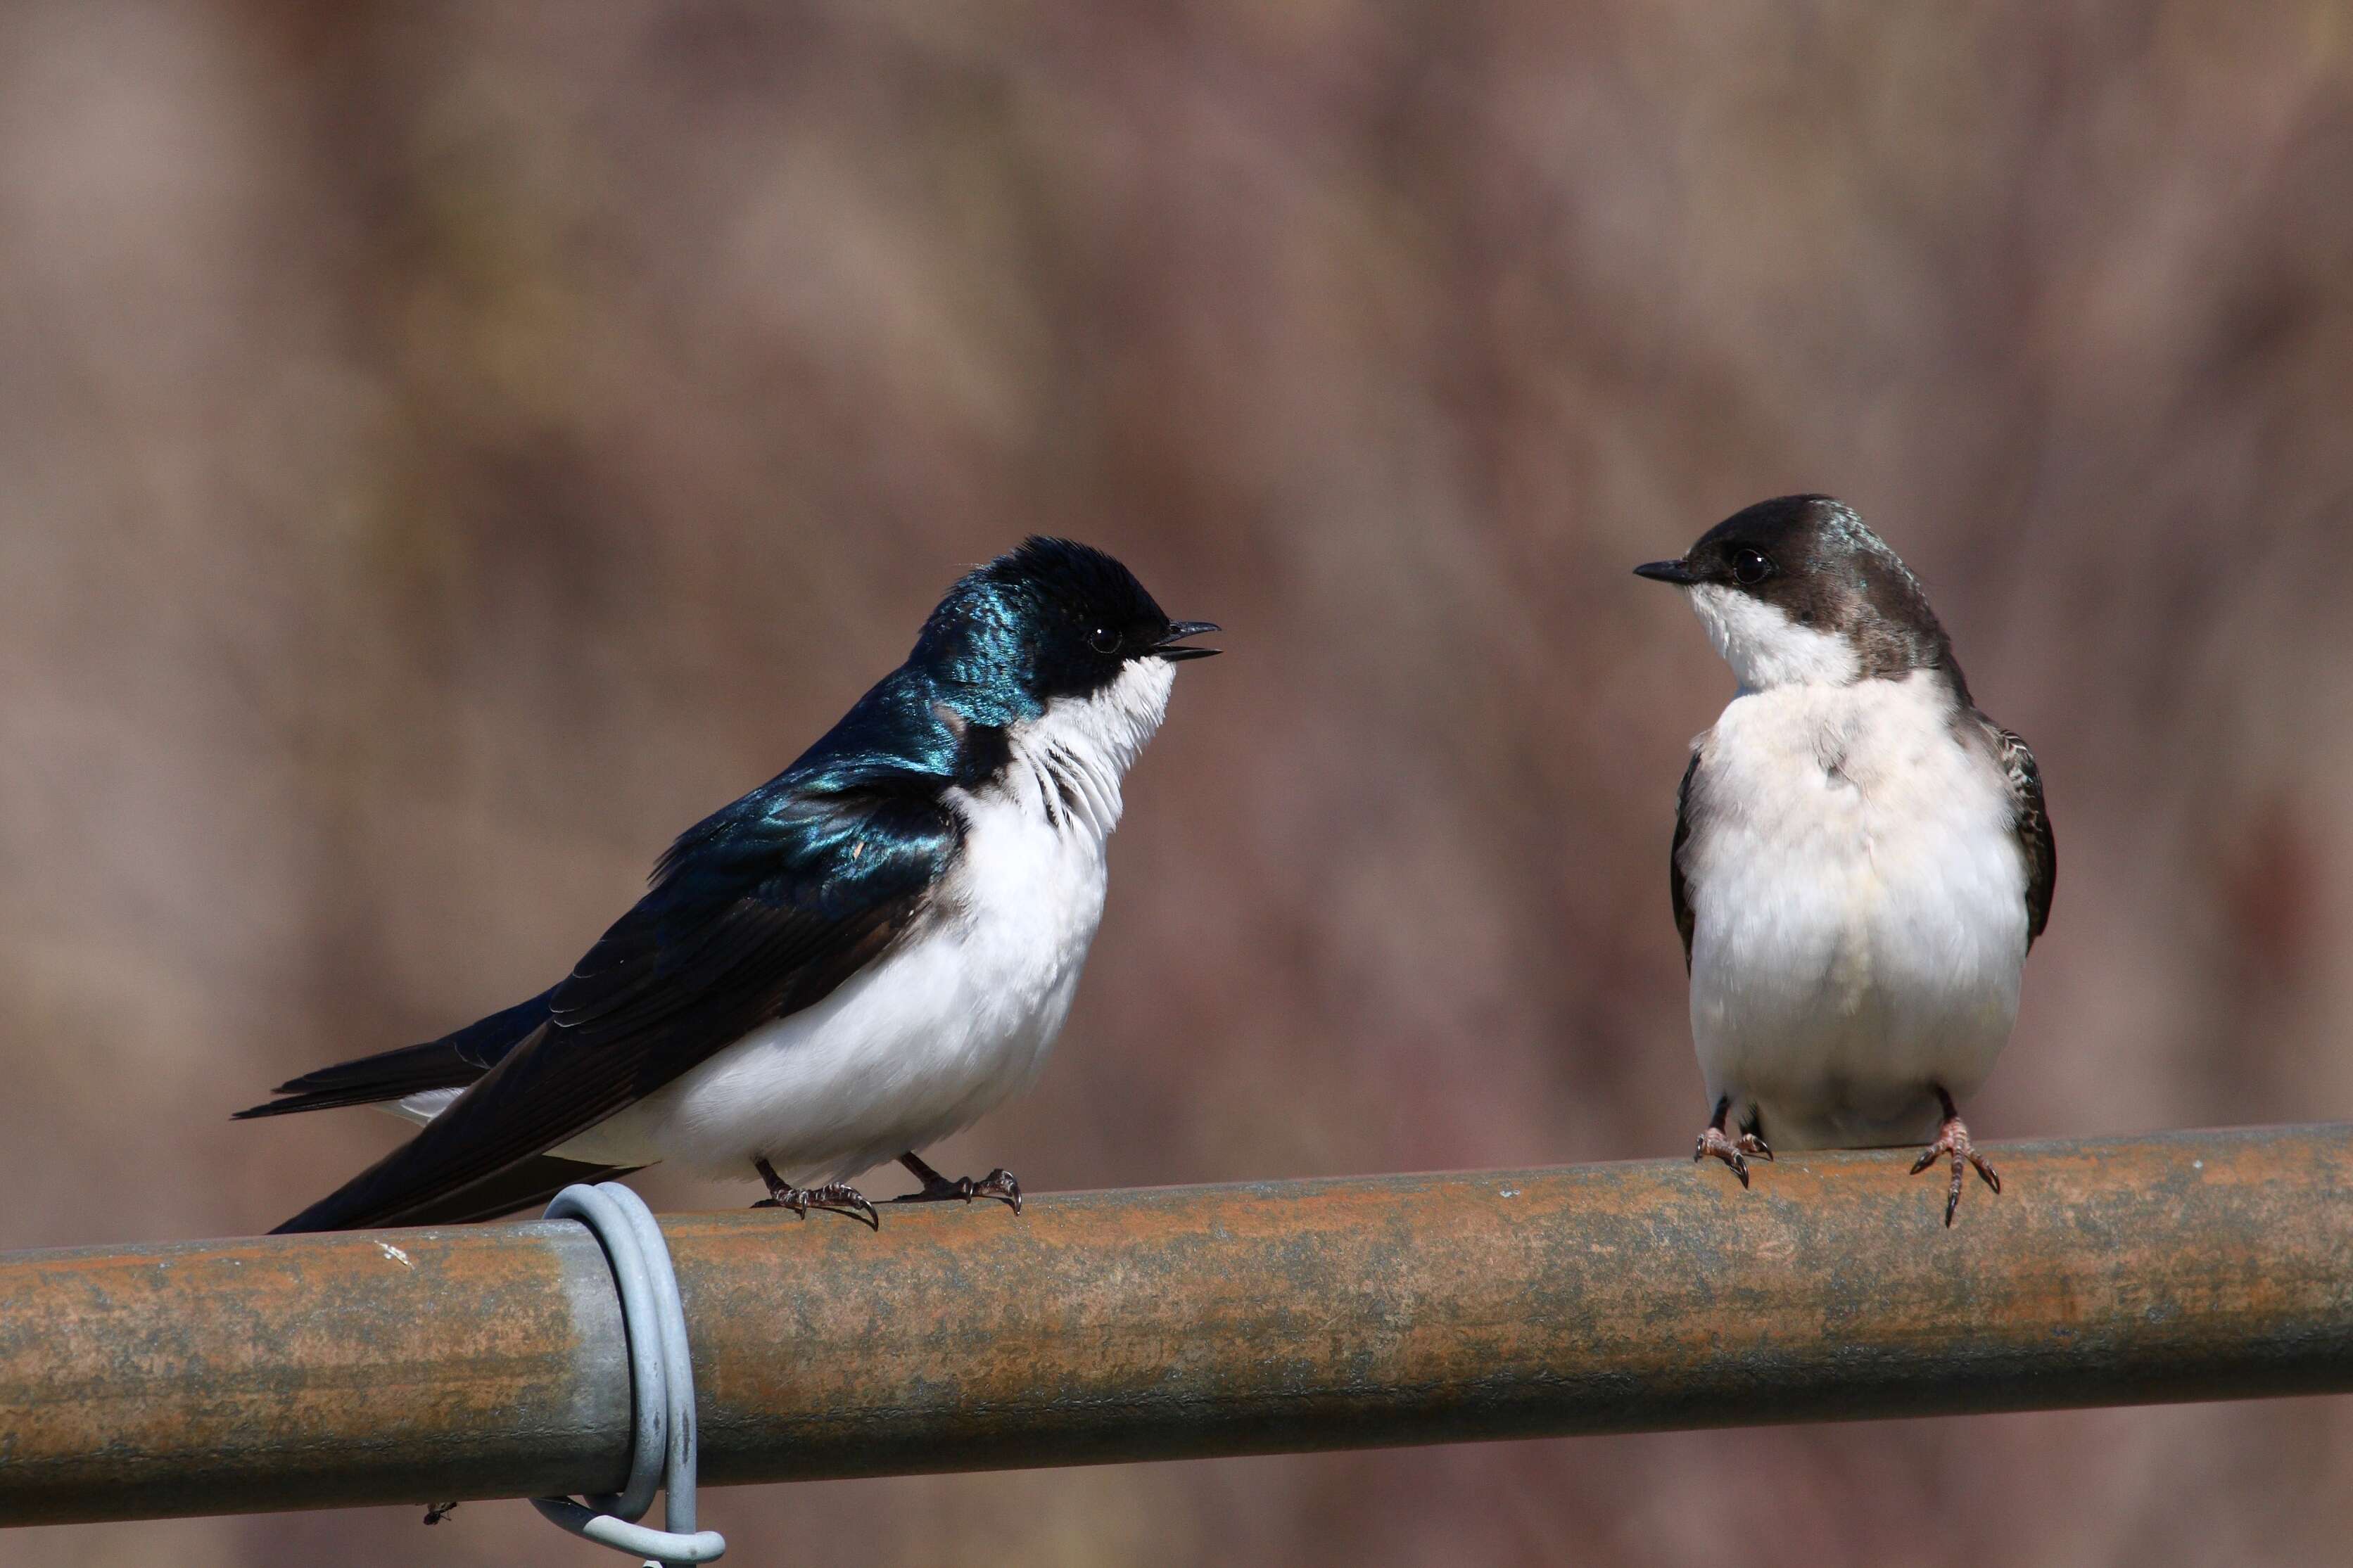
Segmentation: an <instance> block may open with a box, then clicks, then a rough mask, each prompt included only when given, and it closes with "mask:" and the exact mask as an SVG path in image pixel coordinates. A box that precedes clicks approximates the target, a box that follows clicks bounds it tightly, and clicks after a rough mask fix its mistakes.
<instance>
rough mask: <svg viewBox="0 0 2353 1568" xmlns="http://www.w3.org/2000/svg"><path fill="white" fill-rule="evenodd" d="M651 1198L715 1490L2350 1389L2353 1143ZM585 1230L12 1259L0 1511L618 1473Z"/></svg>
mask: <svg viewBox="0 0 2353 1568" xmlns="http://www.w3.org/2000/svg"><path fill="white" fill-rule="evenodd" d="M1992 1153H1993V1155H1994V1158H1995V1159H1996V1160H1997V1162H1998V1163H2000V1167H2001V1170H2002V1173H2003V1175H2004V1178H2005V1187H2004V1191H2003V1193H2002V1194H2001V1195H2000V1197H1995V1196H1993V1195H1992V1194H1989V1193H1986V1192H1984V1191H1982V1190H1979V1191H1975V1192H1973V1193H1971V1194H1970V1195H1969V1197H1968V1200H1967V1202H1966V1203H1965V1204H1964V1205H1963V1208H1962V1212H1961V1219H1960V1223H1959V1225H1958V1226H1957V1227H1956V1228H1955V1229H1952V1230H1950V1231H1947V1230H1946V1229H1944V1228H1943V1227H1942V1226H1940V1225H1939V1224H1938V1223H1937V1220H1938V1212H1939V1209H1940V1207H1941V1202H1942V1196H1943V1194H1942V1186H1943V1183H1942V1181H1941V1180H1940V1179H1939V1178H1937V1177H1936V1176H1933V1175H1931V1176H1923V1177H1921V1178H1920V1179H1918V1180H1917V1181H1915V1180H1912V1179H1910V1178H1908V1177H1906V1176H1905V1165H1906V1160H1905V1156H1904V1155H1903V1154H1902V1153H1900V1152H1894V1151H1885V1152H1865V1153H1839V1154H1820V1155H1802V1156H1785V1157H1784V1158H1783V1159H1782V1160H1781V1161H1780V1163H1778V1164H1774V1165H1763V1166H1760V1167H1759V1168H1758V1169H1757V1185H1756V1187H1755V1189H1754V1190H1753V1191H1749V1192H1743V1191H1741V1190H1740V1188H1739V1187H1738V1186H1737V1185H1736V1184H1734V1183H1733V1182H1732V1181H1731V1180H1730V1178H1729V1176H1728V1175H1727V1173H1725V1171H1723V1170H1722V1169H1721V1168H1719V1167H1716V1166H1715V1165H1713V1164H1711V1165H1709V1166H1707V1167H1705V1168H1700V1167H1695V1166H1694V1165H1692V1164H1690V1163H1686V1162H1682V1161H1655V1162H1649V1163H1639V1164H1623V1165H1596V1166H1582V1167H1573V1168H1567V1169H1560V1170H1543V1171H1524V1172H1504V1173H1479V1174H1464V1175H1435V1176H1390V1177H1378V1178H1373V1179H1368V1180H1358V1181H1324V1182H1299V1183H1262V1184H1249V1185H1242V1186H1229V1187H1197V1188H1164V1189H1156V1190H1148V1191H1132V1192H1112V1193H1085V1194H1068V1195H1059V1196H1039V1197H1036V1198H1033V1199H1032V1200H1031V1201H1030V1203H1029V1207H1028V1209H1027V1211H1026V1212H1025V1213H1024V1214H1022V1215H1019V1216H1018V1217H1017V1216H1015V1215H1010V1214H1008V1213H1007V1212H1006V1211H1005V1210H1004V1209H1003V1208H1002V1207H1000V1206H998V1205H993V1204H987V1205H977V1206H975V1207H972V1208H969V1209H967V1208H965V1207H964V1206H962V1205H938V1206H924V1207H916V1208H909V1209H886V1210H885V1211H884V1214H883V1217H882V1227H881V1232H880V1234H876V1233H873V1232H870V1231H868V1230H867V1229H866V1228H865V1227H864V1226H859V1225H855V1224H851V1223H849V1222H848V1221H844V1220H839V1219H837V1218H834V1217H832V1216H828V1215H811V1216H810V1217H809V1218H807V1220H801V1219H797V1218H795V1217H794V1216H792V1215H788V1214H783V1213H779V1212H775V1211H764V1212H761V1213H756V1214H754V1213H736V1214H719V1215H676V1216H673V1217H671V1218H670V1220H669V1221H668V1222H667V1223H666V1224H665V1226H664V1229H665V1231H666V1233H667V1235H668V1237H669V1238H670V1248H671V1253H672V1256H673V1258H674V1259H675V1261H676V1264H677V1268H678V1275H679V1279H680V1283H681V1289H682V1291H683V1294H684V1299H685V1303H686V1309H687V1316H688V1321H689V1323H690V1325H691V1331H692V1333H693V1338H694V1360H695V1386H696V1389H697V1391H698V1394H699V1396H700V1401H701V1406H702V1469H703V1475H704V1477H705V1479H707V1480H709V1481H712V1482H715V1483H727V1482H744V1481H772V1480H788V1479H803V1478H809V1477H818V1476H862V1475H881V1474H889V1473H894V1472H910V1471H923V1470H964V1469H987V1468H1017V1467H1030V1466H1039V1465H1062V1464H1088V1463H1099V1462H1103V1461H1111V1460H1124V1459H1147V1458H1183V1457H1189V1456H1203V1455H1213V1454H1251V1453H1273V1452H1282V1451H1291V1450H1300V1449H1314V1448H1345V1447H1377V1446H1387V1445H1394V1444H1409V1443H1436V1442H1455V1441H1461V1440H1466V1439H1473V1438H1491V1437H1519V1436H1538V1435H1545V1434H1559V1433H1591V1432H1628V1431H1639V1430H1651V1429H1662V1428H1670V1427H1688V1426H1740V1425H1756V1424H1766V1423H1773V1422H1785V1421H1816V1420H1834V1419H1851V1418H1864V1417H1872V1416H1888V1415H1940V1414H1953V1413H1958V1412H1964V1411H1985V1410H2024V1409H2046V1408H2056V1407H2061V1406H2073V1405H2116V1404H2140V1403H2155V1402H2163V1401H2177V1400H2197V1399H2225V1398H2244V1397H2253V1396H2260V1395H2266V1394H2316V1393H2327V1392H2340V1391H2344V1390H2347V1389H2353V1127H2342V1126H2337V1127H2311V1128H2268V1129H2259V1130H2253V1131H2231V1132H2203V1133H2175V1134H2166V1135H2162V1136H2157V1137H2149V1138H2140V1139H2133V1140H2126V1141H2114V1142H2049V1143H2033V1144H2013V1145H2010V1146H2007V1147H2003V1148H1997V1149H1995V1150H1993V1151H1992ZM619 1332H620V1330H619V1319H618V1314H617V1309H616V1307H615V1304H614V1298H613V1291H612V1286H611V1283H610V1280H609V1279H608V1278H607V1275H606V1273H605V1269H604V1265H603V1262H602V1260H601V1259H600V1258H598V1257H597V1255H596V1248H595V1247H594V1245H593V1244H592V1243H590V1242H589V1241H588V1240H587V1239H586V1237H585V1236H584V1235H582V1234H581V1233H580V1232H578V1231H577V1230H576V1229H575V1228H574V1227H572V1226H551V1225H545V1224H528V1225H508V1226H467V1227H457V1228H451V1229H444V1230H416V1231H386V1232H383V1233H380V1234H377V1235H362V1236H340V1237H314V1236H306V1237H273V1238H266V1239H260V1240H250V1241H235V1242H207V1243H195V1244H187V1245H181V1246H174V1247H142V1248H136V1249H129V1250H121V1251H78V1252H46V1253H19V1254H16V1255H13V1256H8V1257H5V1258H0V1521H5V1522H9V1523H32V1522H43V1521H51V1522H54V1521H74V1520H98V1519H128V1518H138V1517H148V1516H154V1515H161V1514H181V1513H224V1512H237V1511H248V1510H269V1509H290V1508H313V1507H322V1506H329V1505H333V1504H342V1503H364V1502H395V1501H407V1502H426V1501H438V1500H447V1499H450V1498H479V1497H514V1496H522V1495H526V1494H530V1493H536V1492H556V1491H571V1492H586V1491H597V1490H607V1489H612V1488H613V1487H615V1486H617V1484H618V1483H619V1481H620V1479H621V1471H622V1468H623V1463H624V1458H625V1455H624V1452H623V1449H624V1445H625V1443H626V1441H627V1438H626V1434H627V1431H628V1394H627V1377H626V1374H625V1373H624V1371H623V1366H622V1361H621V1355H620V1342H619Z"/></svg>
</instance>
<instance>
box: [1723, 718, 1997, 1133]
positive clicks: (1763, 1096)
mask: <svg viewBox="0 0 2353 1568" xmlns="http://www.w3.org/2000/svg"><path fill="white" fill-rule="evenodd" d="M1935 682H1936V677H1934V676H1931V675H1926V674H1918V675H1914V676H1912V677H1911V678H1909V679H1907V680H1905V681H1901V682H1895V681H1863V682H1861V683H1858V684H1856V685H1852V686H1847V687H1825V686H1791V687H1783V688H1778V689H1773V690H1770V691H1766V692H1758V693H1752V694H1748V695H1745V696H1743V697H1741V698H1739V699H1737V700H1735V701H1734V702H1733V704H1732V705H1731V706H1730V707H1729V708H1727V709H1726V710H1725V713H1724V717H1723V718H1722V719H1721V720H1720V721H1718V723H1717V725H1716V728H1715V731H1714V732H1713V734H1712V735H1711V737H1710V739H1709V741H1708V742H1707V745H1706V750H1705V753H1704V760H1703V763H1702V764H1701V765H1702V768H1703V770H1704V780H1703V782H1702V784H1701V787H1702V789H1704V792H1705V795H1706V799H1707V801H1708V803H1709V809H1710V813H1711V817H1710V821H1709V822H1708V825H1707V828H1706V831H1705V833H1704V835H1700V836H1695V838H1694V843H1693V844H1692V845H1691V846H1690V847H1689V848H1688V849H1687V851H1686V859H1685V865H1686V874H1687V878H1688V880H1689V884H1690V896H1691V900H1692V904H1693V910H1694V931H1693V942H1692V989H1691V1007H1692V1033H1693V1037H1694V1042H1695V1043H1696V1045H1697V1047H1698V1052H1699V1059H1700V1066H1701V1069H1702V1071H1703V1072H1704V1074H1705V1076H1706V1079H1707V1088H1708V1095H1709V1100H1710V1104H1711V1105H1713V1104H1714V1102H1715V1100H1717V1099H1718V1098H1722V1097H1725V1096H1729V1097H1730V1098H1731V1100H1732V1101H1733V1105H1734V1115H1735V1117H1736V1119H1739V1120H1742V1121H1746V1120H1747V1119H1748V1118H1749V1117H1751V1116H1754V1117H1756V1118H1757V1120H1758V1121H1761V1124H1762V1130H1763V1132H1764V1135H1765V1137H1766V1139H1767V1142H1773V1143H1775V1144H1777V1145H1782V1144H1786V1145H1788V1146H1789V1147H1793V1148H1806V1147H1820V1146H1823V1145H1832V1144H1876V1143H1888V1142H1910V1141H1914V1140H1918V1139H1925V1138H1926V1137H1928V1136H1930V1135H1932V1134H1933V1133H1934V1131H1935V1129H1936V1121H1937V1115H1938V1110H1939V1107H1938V1102H1937V1100H1936V1092H1935V1091H1936V1087H1937V1086H1941V1087H1942V1088H1944V1089H1947V1091H1948V1092H1950V1093H1951V1094H1953V1095H1954V1096H1955V1097H1956V1098H1959V1097H1964V1096H1967V1095H1968V1094H1970V1093H1972V1092H1974V1091H1975V1090H1976V1089H1978V1087H1979V1086H1980V1085H1981V1084H1982V1083H1983V1082H1984V1081H1985V1079H1986V1077H1987V1075H1988V1074H1989V1072H1990V1071H1991V1070H1992V1068H1993V1063H1994V1058H1995V1057H1996V1056H1997V1055H1999V1054H2000V1050H2001V1047H2002V1046H2003V1044H2004V1043H2005V1042H2006V1041H2007V1040H2008V1039H2009V1037H2010V1026H2011V1024H2012V1023H2013V1022H2014V1021H2015V1019H2016V1017H2017V1013H2018V989H2019V978H2020V973H2021V968H2022V966H2023V964H2024V963H2025V959H2026V946H2027V934H2026V875H2027V872H2026V865H2025V858H2024V857H2023V855H2022V854H2021V851H2020V849H2019V847H2018V845H2017V841H2016V839H2015V837H2013V836H2012V833H2011V830H2010V819H2009V804H2008V799H2007V796H2006V795H2005V794H2004V792H2003V790H2002V787H2001V780H2000V775H1999V773H1996V772H1995V771H1994V770H1993V769H1992V768H1991V766H1990V765H1989V763H1988V762H1987V760H1986V759H1985V758H1984V757H1983V756H1982V755H1980V754H1978V753H1976V752H1971V751H1968V750H1966V749H1964V747H1963V746H1962V744H1961V743H1960V742H1958V740H1957V738H1956V737H1955V736H1954V735H1953V733H1952V732H1951V731H1950V730H1949V729H1948V727H1947V722H1946V710H1945V707H1944V703H1943V700H1942V691H1941V689H1940V688H1939V687H1938V686H1937V685H1936V684H1934V683H1935Z"/></svg>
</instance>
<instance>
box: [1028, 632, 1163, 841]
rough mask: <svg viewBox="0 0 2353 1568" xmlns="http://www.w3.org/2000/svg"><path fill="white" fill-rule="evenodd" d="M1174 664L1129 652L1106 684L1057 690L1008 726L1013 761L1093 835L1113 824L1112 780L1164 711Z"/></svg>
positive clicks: (1116, 787) (1115, 782) (1115, 798)
mask: <svg viewBox="0 0 2353 1568" xmlns="http://www.w3.org/2000/svg"><path fill="white" fill-rule="evenodd" d="M1175 684H1176V666H1175V665H1174V664H1171V663H1170V662H1169V661H1168V660H1166V659H1165V658H1138V659H1131V660H1129V661H1128V663H1127V664H1126V665H1125V666H1124V668H1122V669H1121V670H1120V673H1119V677H1118V679H1115V680H1113V682H1112V683H1111V684H1110V685H1108V686H1105V687H1103V688H1102V689H1099V690H1097V691H1094V692H1092V693H1091V694H1090V695H1088V696H1085V697H1057V698H1055V699H1054V700H1051V701H1050V702H1049V703H1047V704H1046V711H1045V712H1043V713H1041V714H1039V716H1038V717H1037V718H1035V719H1030V720H1026V721H1023V722H1021V723H1018V724H1016V725H1014V726H1013V727H1012V729H1011V731H1008V740H1010V742H1012V747H1013V765H1014V766H1015V767H1016V768H1026V769H1028V770H1029V771H1030V772H1032V773H1034V774H1036V775H1037V777H1038V780H1039V786H1040V788H1041V791H1043V792H1046V793H1049V794H1050V795H1051V796H1052V798H1053V800H1054V802H1055V804H1056V805H1058V806H1060V807H1061V808H1064V809H1066V810H1067V811H1068V813H1069V815H1070V816H1071V819H1072V820H1073V821H1074V822H1075V823H1077V824H1078V825H1080V826H1084V827H1085V828H1087V829H1088V830H1089V831H1090V832H1092V834H1093V835H1094V836H1095V837H1097V838H1105V837H1110V835H1111V830H1112V829H1113V828H1114V827H1116V826H1119V816H1120V811H1121V801H1120V781H1121V779H1122V778H1124V776H1125V775H1126V773H1127V770H1128V768H1129V767H1130V766H1132V765H1133V764H1134V762H1135V759H1136V757H1137V756H1138V754H1140V753H1141V752H1143V750H1144V746H1145V742H1147V741H1149V740H1151V739H1152V737H1153V734H1154V732H1155V731H1157V730H1158V729H1159V728H1160V721H1161V720H1162V719H1163V718H1164V717H1166V714H1167V711H1168V692H1169V689H1170V688H1171V687H1172V686H1174V685H1175Z"/></svg>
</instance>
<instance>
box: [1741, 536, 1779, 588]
mask: <svg viewBox="0 0 2353 1568" xmlns="http://www.w3.org/2000/svg"><path fill="white" fill-rule="evenodd" d="M1732 574H1733V576H1734V577H1736V579H1738V580H1739V582H1740V583H1741V584H1742V585H1743V586H1745V587H1750V588H1753V587H1755V586H1756V585H1757V584H1759V583H1762V582H1763V581H1765V579H1766V578H1767V577H1770V576H1771V575H1773V563H1771V562H1770V561H1767V559H1765V552H1763V551H1761V550H1752V549H1749V548H1747V547H1746V546H1745V545H1744V546H1743V547H1742V548H1740V549H1738V550H1736V551H1734V552H1732Z"/></svg>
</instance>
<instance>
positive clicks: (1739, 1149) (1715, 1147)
mask: <svg viewBox="0 0 2353 1568" xmlns="http://www.w3.org/2000/svg"><path fill="white" fill-rule="evenodd" d="M1711 1154H1713V1155H1715V1157H1716V1158H1717V1159H1719V1160H1721V1161H1723V1162H1724V1163H1725V1164H1727V1165H1729V1166H1731V1167H1732V1173H1733V1174H1734V1175H1736V1176H1737V1177H1739V1178H1740V1184H1741V1185H1742V1186H1744V1187H1745V1186H1746V1185H1747V1184H1748V1162H1747V1161H1746V1160H1745V1159H1743V1158H1741V1156H1742V1155H1744V1154H1754V1155H1756V1156H1757V1158H1758V1159H1760V1160H1770V1159H1771V1158H1772V1157H1773V1151H1772V1150H1770V1149H1768V1148H1767V1147H1766V1146H1765V1140H1763V1139H1762V1138H1759V1137H1758V1136H1757V1134H1756V1133H1754V1132H1743V1133H1742V1134H1741V1135H1740V1136H1739V1137H1738V1138H1727V1137H1725V1133H1724V1129H1723V1128H1722V1127H1720V1126H1715V1125H1710V1126H1707V1127H1704V1128H1702V1129H1701V1130H1700V1134H1699V1146H1698V1147H1697V1148H1695V1149H1694V1150H1693V1151H1692V1163H1693V1164H1694V1165H1696V1164H1698V1163H1700V1162H1701V1161H1702V1160H1704V1159H1706V1158H1707V1157H1708V1156H1709V1155H1711Z"/></svg>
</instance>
